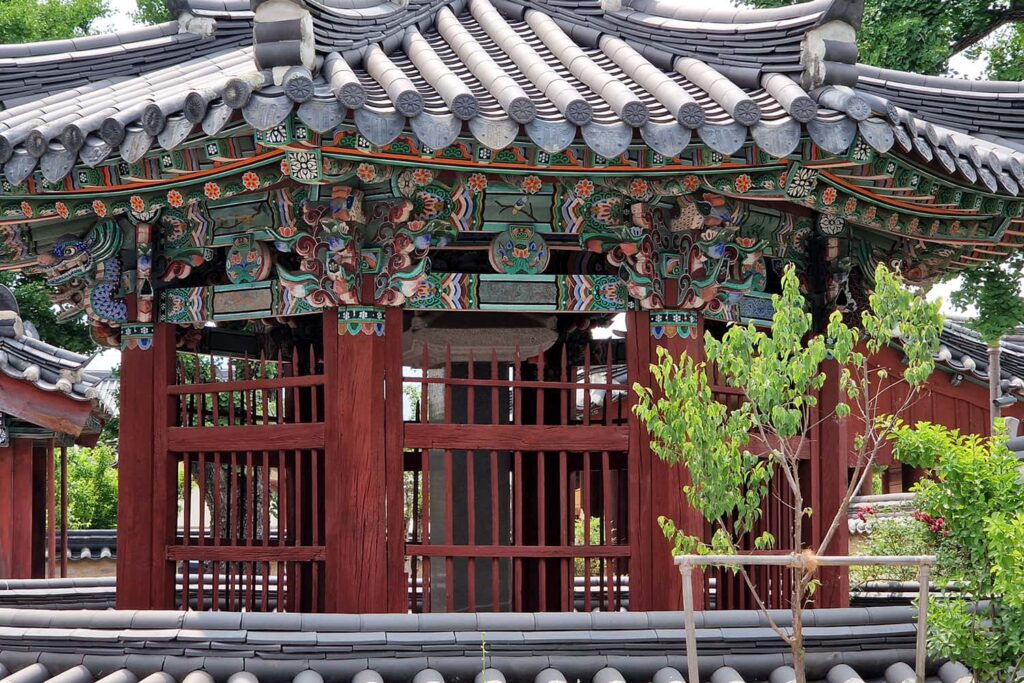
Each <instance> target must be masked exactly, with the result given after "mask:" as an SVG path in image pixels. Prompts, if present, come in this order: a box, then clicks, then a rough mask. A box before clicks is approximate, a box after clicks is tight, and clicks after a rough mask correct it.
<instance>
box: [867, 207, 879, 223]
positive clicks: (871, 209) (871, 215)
mask: <svg viewBox="0 0 1024 683" xmlns="http://www.w3.org/2000/svg"><path fill="white" fill-rule="evenodd" d="M876 213H878V208H877V207H874V206H869V207H868V208H867V210H866V211H865V212H864V220H866V221H867V222H868V223H870V222H872V221H873V220H875V214H876Z"/></svg>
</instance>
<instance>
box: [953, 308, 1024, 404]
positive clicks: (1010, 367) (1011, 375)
mask: <svg viewBox="0 0 1024 683" xmlns="http://www.w3.org/2000/svg"><path fill="white" fill-rule="evenodd" d="M939 344H940V345H939V350H938V352H937V353H936V354H935V360H936V361H937V362H938V363H940V364H941V365H943V366H945V367H946V368H948V369H949V370H952V371H953V372H956V373H960V374H963V375H966V376H969V377H970V378H971V379H975V380H979V381H982V382H984V383H986V384H987V383H988V381H989V375H988V368H989V357H988V348H989V347H988V345H987V344H986V343H985V342H984V341H982V339H981V335H979V334H978V333H977V332H975V331H974V330H972V329H971V328H970V327H968V326H967V325H965V324H963V323H960V322H956V321H952V320H947V321H946V322H945V325H944V327H943V329H942V333H941V334H940V335H939ZM999 348H1000V354H999V370H1000V382H1001V383H1002V385H1003V392H1004V393H1021V392H1022V391H1024V343H1021V342H1020V341H1017V340H1016V337H1010V338H1004V339H1002V340H1000V342H999Z"/></svg>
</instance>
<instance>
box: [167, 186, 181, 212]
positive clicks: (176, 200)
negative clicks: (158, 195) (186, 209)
mask: <svg viewBox="0 0 1024 683" xmlns="http://www.w3.org/2000/svg"><path fill="white" fill-rule="evenodd" d="M167 203H168V204H170V205H171V206H173V207H174V208H178V207H180V206H181V205H182V204H184V203H185V198H184V197H182V196H181V193H180V192H178V191H177V190H171V191H170V192H168V193H167Z"/></svg>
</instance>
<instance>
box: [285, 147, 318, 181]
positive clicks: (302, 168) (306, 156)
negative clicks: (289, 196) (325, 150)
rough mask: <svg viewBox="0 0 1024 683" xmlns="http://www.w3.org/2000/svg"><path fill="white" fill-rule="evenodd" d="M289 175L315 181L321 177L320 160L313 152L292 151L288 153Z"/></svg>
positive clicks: (298, 178) (302, 179) (301, 179)
mask: <svg viewBox="0 0 1024 683" xmlns="http://www.w3.org/2000/svg"><path fill="white" fill-rule="evenodd" d="M288 175H290V176H291V177H292V178H294V179H295V180H298V181H313V180H318V179H319V178H320V162H319V161H318V159H317V156H316V154H315V153H313V152H291V153H289V154H288Z"/></svg>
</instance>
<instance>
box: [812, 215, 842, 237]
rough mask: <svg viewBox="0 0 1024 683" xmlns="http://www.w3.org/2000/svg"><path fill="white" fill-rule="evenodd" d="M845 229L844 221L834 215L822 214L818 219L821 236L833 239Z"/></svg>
mask: <svg viewBox="0 0 1024 683" xmlns="http://www.w3.org/2000/svg"><path fill="white" fill-rule="evenodd" d="M845 228H846V221H845V220H844V219H842V218H840V217H839V216H836V215H835V214H829V213H824V214H821V217H820V218H819V219H818V229H820V230H821V233H822V234H823V235H828V236H829V237H835V236H836V235H839V234H842V232H843V230H844V229H845Z"/></svg>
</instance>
